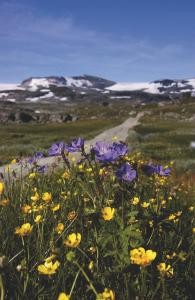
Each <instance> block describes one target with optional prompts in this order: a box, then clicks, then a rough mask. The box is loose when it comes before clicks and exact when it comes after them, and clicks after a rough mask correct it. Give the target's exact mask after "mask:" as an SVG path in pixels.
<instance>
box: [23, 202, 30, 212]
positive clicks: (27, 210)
mask: <svg viewBox="0 0 195 300" xmlns="http://www.w3.org/2000/svg"><path fill="white" fill-rule="evenodd" d="M22 212H23V214H29V213H31V206H30V205H28V204H26V205H24V206H22Z"/></svg>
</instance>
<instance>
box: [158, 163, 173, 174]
mask: <svg viewBox="0 0 195 300" xmlns="http://www.w3.org/2000/svg"><path fill="white" fill-rule="evenodd" d="M170 172H171V169H170V168H165V169H164V168H163V166H161V165H160V166H156V173H157V174H158V175H160V176H169V175H170Z"/></svg>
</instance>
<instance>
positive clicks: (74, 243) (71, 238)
mask: <svg viewBox="0 0 195 300" xmlns="http://www.w3.org/2000/svg"><path fill="white" fill-rule="evenodd" d="M80 242H81V234H80V233H71V234H69V235H68V237H67V239H66V240H65V241H64V245H65V246H67V247H71V248H76V247H78V245H79V244H80Z"/></svg>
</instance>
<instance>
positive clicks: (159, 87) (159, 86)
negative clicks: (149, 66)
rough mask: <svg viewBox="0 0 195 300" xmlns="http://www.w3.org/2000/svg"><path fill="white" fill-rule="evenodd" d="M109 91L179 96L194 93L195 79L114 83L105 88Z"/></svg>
mask: <svg viewBox="0 0 195 300" xmlns="http://www.w3.org/2000/svg"><path fill="white" fill-rule="evenodd" d="M106 89H107V90H109V91H115V92H119V91H120V92H121V91H123V92H125V91H126V92H127V91H129V92H133V91H134V92H135V91H142V92H145V93H149V94H179V93H190V92H191V93H194V92H195V79H187V80H170V79H164V80H157V81H153V82H126V83H125V82H124V83H116V84H114V85H113V86H111V87H108V88H106Z"/></svg>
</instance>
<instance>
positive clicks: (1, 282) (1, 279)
mask: <svg viewBox="0 0 195 300" xmlns="http://www.w3.org/2000/svg"><path fill="white" fill-rule="evenodd" d="M0 291H1V298H0V300H4V299H5V291H4V286H3V278H2V275H1V274H0Z"/></svg>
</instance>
